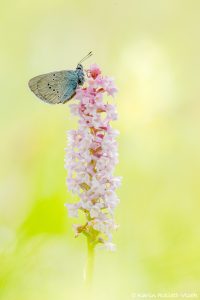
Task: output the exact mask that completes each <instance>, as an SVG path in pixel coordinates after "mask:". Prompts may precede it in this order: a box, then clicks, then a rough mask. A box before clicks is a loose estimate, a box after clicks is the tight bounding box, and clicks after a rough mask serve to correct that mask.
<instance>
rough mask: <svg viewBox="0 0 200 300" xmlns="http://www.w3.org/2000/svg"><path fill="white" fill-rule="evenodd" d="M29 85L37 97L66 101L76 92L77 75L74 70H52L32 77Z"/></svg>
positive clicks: (46, 99) (57, 101) (52, 100)
mask: <svg viewBox="0 0 200 300" xmlns="http://www.w3.org/2000/svg"><path fill="white" fill-rule="evenodd" d="M29 87H30V89H31V90H32V92H34V94H35V95H36V96H37V97H39V98H40V99H41V100H43V101H45V102H47V103H50V104H57V103H64V102H66V101H68V100H69V99H71V98H72V97H73V96H74V94H75V90H76V87H77V75H76V73H75V72H74V71H59V72H51V73H48V74H44V75H39V76H36V77H34V78H32V79H31V80H30V81H29Z"/></svg>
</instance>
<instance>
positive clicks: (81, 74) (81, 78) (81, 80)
mask: <svg viewBox="0 0 200 300" xmlns="http://www.w3.org/2000/svg"><path fill="white" fill-rule="evenodd" d="M76 72H77V76H78V84H79V85H83V84H84V81H85V74H84V71H83V66H82V65H81V64H78V65H77V67H76Z"/></svg>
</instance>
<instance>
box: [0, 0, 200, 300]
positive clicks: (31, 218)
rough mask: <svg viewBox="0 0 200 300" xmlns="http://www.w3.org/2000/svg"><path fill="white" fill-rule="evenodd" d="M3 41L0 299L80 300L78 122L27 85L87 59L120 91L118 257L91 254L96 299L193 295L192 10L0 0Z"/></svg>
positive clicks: (197, 33)
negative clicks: (70, 183)
mask: <svg viewBox="0 0 200 300" xmlns="http://www.w3.org/2000/svg"><path fill="white" fill-rule="evenodd" d="M0 44H1V45H0V92H1V93H0V97H1V108H0V112H1V119H0V123H1V124H0V131H1V147H0V172H1V174H0V180H1V181H0V299H1V300H54V299H56V300H65V299H70V300H74V299H75V300H79V299H82V298H83V297H82V290H81V289H82V286H83V269H84V265H85V258H86V244H85V240H84V238H82V237H80V238H79V239H74V236H73V232H72V229H71V225H72V223H73V220H71V219H69V218H68V216H67V212H66V210H65V208H64V203H65V202H66V201H70V200H71V195H70V194H69V193H68V191H67V187H66V186H65V178H66V171H65V170H64V167H63V159H64V148H65V146H66V130H68V129H70V128H75V127H76V120H75V119H73V118H72V117H70V115H69V108H68V106H67V105H65V106H63V105H58V106H48V105H45V104H43V103H42V102H40V101H39V100H37V99H36V98H35V97H34V95H33V94H32V93H31V92H30V91H29V90H28V87H27V82H28V80H29V79H30V78H31V77H33V76H35V75H38V74H40V73H46V72H50V71H54V70H60V69H61V70H62V69H66V68H69V69H71V68H74V67H75V66H76V64H77V62H78V61H79V60H80V59H81V58H82V57H83V56H84V55H86V54H87V53H88V52H89V51H91V50H92V51H93V52H94V53H95V55H94V56H93V57H92V58H91V59H90V60H88V61H87V62H85V64H84V65H85V67H88V66H89V64H90V63H98V64H99V65H100V66H101V68H102V70H103V72H104V74H106V75H111V76H113V77H115V79H116V83H117V86H118V88H119V93H118V95H117V98H116V102H117V105H118V112H119V120H118V121H117V122H115V123H114V124H113V126H114V127H115V128H117V129H119V130H120V133H121V134H120V137H119V139H118V141H119V153H120V163H119V165H118V166H117V169H116V174H117V175H121V176H123V184H122V187H121V188H120V189H119V191H118V194H119V197H120V199H121V203H120V205H119V206H118V208H117V210H116V220H117V222H118V223H119V224H120V228H119V230H118V232H116V233H115V234H114V241H115V243H116V245H117V251H116V253H109V252H106V251H104V250H98V251H97V253H96V262H95V274H94V282H93V292H94V298H93V299H95V300H103V299H105V300H108V299H109V300H129V299H140V298H134V297H135V294H137V293H140V294H142V293H143V294H144V293H174V292H176V293H180V294H179V295H178V298H176V299H181V293H183V292H191V293H197V294H198V295H200V291H199V289H200V288H199V287H200V263H199V261H200V249H199V247H200V227H199V215H200V102H199V101H200V99H199V96H200V84H199V81H200V71H199V69H200V1H196V0H191V1H189V0H182V1H181V0H180V1H179V0H173V1H172V0H152V1H150V0H149V1H148V0H146V1H143V0H141V1H139V0H138V1H136V0H132V1H131V0H123V1H122V0H121V1H120V0H112V1H108V0H102V1H96V0H94V1H89V0H88V1H81V0H79V1H75V0H74V1H66V0H65V1H64V0H56V1H47V0H45V1H42V0H35V1H33V0H31V1H28V0H26V1H25V0H23V1H22V0H19V1H12V0H1V1H0ZM143 299H144V298H143ZM147 299H148V298H147ZM164 299H167V298H164ZM193 299H194V298H193Z"/></svg>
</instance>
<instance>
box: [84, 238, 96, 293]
mask: <svg viewBox="0 0 200 300" xmlns="http://www.w3.org/2000/svg"><path fill="white" fill-rule="evenodd" d="M94 247H95V245H94V243H92V241H91V238H90V237H89V236H88V237H87V262H86V270H85V284H86V287H87V289H88V290H90V288H91V284H92V278H93V271H94V254H95V252H94Z"/></svg>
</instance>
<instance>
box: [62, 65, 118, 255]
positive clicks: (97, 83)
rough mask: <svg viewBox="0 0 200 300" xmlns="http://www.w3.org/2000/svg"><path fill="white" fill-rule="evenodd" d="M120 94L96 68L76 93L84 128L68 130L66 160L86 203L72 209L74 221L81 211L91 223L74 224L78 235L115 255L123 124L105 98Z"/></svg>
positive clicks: (72, 186)
mask: <svg viewBox="0 0 200 300" xmlns="http://www.w3.org/2000/svg"><path fill="white" fill-rule="evenodd" d="M116 92H117V88H116V86H115V83H114V81H113V79H112V78H110V77H107V76H103V75H102V74H101V70H100V68H99V67H98V66H97V65H96V64H94V65H92V66H91V67H90V69H89V70H88V77H87V78H86V82H85V86H84V87H79V88H78V89H77V91H76V100H77V101H76V102H75V103H73V104H71V105H70V110H71V113H72V115H74V116H77V117H78V128H77V129H76V130H70V131H68V148H67V149H66V157H65V167H66V168H67V170H68V177H67V185H68V189H69V190H70V191H71V192H72V193H73V194H75V195H77V196H78V197H79V199H80V201H79V202H77V203H73V204H71V203H68V204H66V206H67V208H68V213H69V216H70V217H75V218H77V217H78V215H79V214H78V213H79V212H81V213H83V214H84V215H85V218H86V222H85V224H83V225H74V230H75V236H78V235H80V234H81V233H83V234H85V235H86V236H92V237H93V239H94V240H92V243H94V244H95V245H96V244H100V245H101V246H104V248H106V249H108V250H110V251H114V250H115V245H114V244H113V243H112V231H114V230H116V228H117V225H116V224H115V221H114V210H115V207H116V206H117V204H118V203H119V199H118V197H117V195H116V189H117V188H118V187H119V186H120V182H121V178H120V177H116V176H114V175H113V173H114V169H115V165H116V164H117V163H118V151H117V142H116V137H117V135H118V131H117V130H115V129H113V128H112V127H111V121H114V120H116V119H117V110H116V105H115V104H113V103H112V102H111V103H108V102H107V98H106V101H105V100H104V96H105V95H108V96H113V95H114V94H115V93H116ZM94 232H95V234H94Z"/></svg>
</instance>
